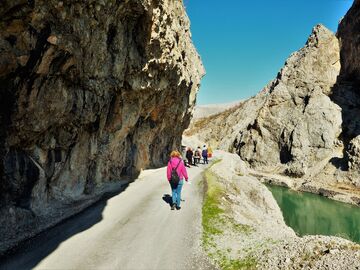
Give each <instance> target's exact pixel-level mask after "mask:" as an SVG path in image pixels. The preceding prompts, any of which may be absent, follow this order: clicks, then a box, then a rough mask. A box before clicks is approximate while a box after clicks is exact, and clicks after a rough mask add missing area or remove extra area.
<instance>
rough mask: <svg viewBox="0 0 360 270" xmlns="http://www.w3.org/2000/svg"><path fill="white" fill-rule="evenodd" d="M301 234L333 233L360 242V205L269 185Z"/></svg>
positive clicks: (289, 224) (290, 220)
mask: <svg viewBox="0 0 360 270" xmlns="http://www.w3.org/2000/svg"><path fill="white" fill-rule="evenodd" d="M267 187H268V188H269V190H270V191H271V192H272V194H273V196H274V197H275V199H276V201H277V203H278V204H279V206H280V208H281V211H282V213H283V216H284V219H285V222H286V224H287V225H288V226H290V227H291V228H292V229H293V230H294V231H295V232H296V233H297V234H298V235H300V236H303V235H311V234H313V235H315V234H321V235H333V236H340V237H343V238H346V239H349V240H352V241H354V242H357V243H360V208H359V207H357V206H353V205H349V204H346V203H341V202H337V201H334V200H331V199H328V198H325V197H322V196H319V195H316V194H311V193H303V192H297V191H293V190H290V189H288V188H284V187H279V186H273V185H267Z"/></svg>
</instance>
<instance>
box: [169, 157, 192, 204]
mask: <svg viewBox="0 0 360 270" xmlns="http://www.w3.org/2000/svg"><path fill="white" fill-rule="evenodd" d="M173 168H174V169H175V168H176V172H177V175H178V176H179V178H180V182H179V183H178V185H177V186H174V185H171V183H170V179H171V171H172V169H173ZM167 179H168V181H169V183H170V186H171V191H172V205H171V210H174V209H175V207H176V209H177V210H180V209H181V207H180V202H181V189H182V186H183V184H184V179H185V181H186V182H187V181H188V179H189V178H188V174H187V171H186V168H185V164H184V162H183V160H182V159H181V154H180V153H179V152H178V151H172V152H171V154H170V160H169V162H168V166H167Z"/></svg>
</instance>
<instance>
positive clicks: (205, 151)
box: [201, 145, 208, 164]
mask: <svg viewBox="0 0 360 270" xmlns="http://www.w3.org/2000/svg"><path fill="white" fill-rule="evenodd" d="M201 154H202V157H203V160H204V164H208V150H207V148H206V145H204V147H203V150H202V153H201Z"/></svg>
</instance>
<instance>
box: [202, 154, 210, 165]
mask: <svg viewBox="0 0 360 270" xmlns="http://www.w3.org/2000/svg"><path fill="white" fill-rule="evenodd" d="M203 159H204V164H205V163H206V164H209V163H208V159H207V156H203Z"/></svg>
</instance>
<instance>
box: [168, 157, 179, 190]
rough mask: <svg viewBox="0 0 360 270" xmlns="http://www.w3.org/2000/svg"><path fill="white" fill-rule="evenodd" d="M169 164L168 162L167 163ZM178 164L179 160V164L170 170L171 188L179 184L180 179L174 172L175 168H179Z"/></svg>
mask: <svg viewBox="0 0 360 270" xmlns="http://www.w3.org/2000/svg"><path fill="white" fill-rule="evenodd" d="M169 162H170V161H169ZM180 162H181V159H180V160H179V163H178V165H177V166H176V168H171V177H170V184H171V186H174V187H176V186H177V185H178V184H179V182H180V177H179V175H178V174H177V172H176V170H177V168H178V167H179V165H180ZM170 166H171V163H170Z"/></svg>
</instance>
